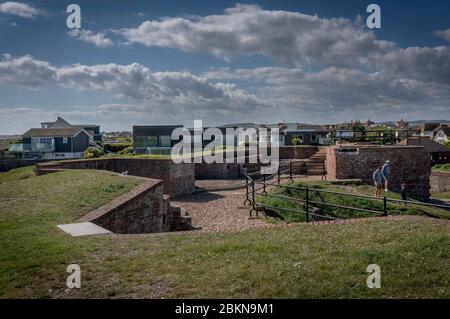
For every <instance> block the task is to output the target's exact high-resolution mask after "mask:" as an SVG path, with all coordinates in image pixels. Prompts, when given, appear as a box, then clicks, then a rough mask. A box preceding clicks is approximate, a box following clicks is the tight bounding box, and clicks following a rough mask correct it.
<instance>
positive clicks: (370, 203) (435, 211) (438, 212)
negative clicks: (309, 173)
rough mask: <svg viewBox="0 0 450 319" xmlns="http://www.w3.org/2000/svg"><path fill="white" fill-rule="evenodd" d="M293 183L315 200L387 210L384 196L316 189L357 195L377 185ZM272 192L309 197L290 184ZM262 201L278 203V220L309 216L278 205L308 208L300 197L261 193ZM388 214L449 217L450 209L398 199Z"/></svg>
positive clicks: (334, 213)
mask: <svg viewBox="0 0 450 319" xmlns="http://www.w3.org/2000/svg"><path fill="white" fill-rule="evenodd" d="M289 185H290V186H294V187H303V188H304V187H309V189H310V190H309V199H310V200H311V201H314V202H317V203H322V202H324V203H330V204H334V205H340V206H346V207H357V208H363V209H369V210H373V211H379V212H382V211H383V201H382V200H374V199H368V198H357V197H349V196H344V195H336V194H329V193H323V192H316V191H314V190H329V191H336V192H341V193H350V194H355V195H370V196H373V194H374V193H375V187H373V186H370V185H365V184H348V185H336V184H332V183H330V182H301V183H291V184H289ZM271 194H274V195H277V196H289V197H294V198H299V199H303V200H304V199H306V193H305V191H304V190H297V189H286V188H277V187H275V188H274V190H273V191H272V192H271ZM382 196H386V197H388V198H393V199H401V197H400V195H399V194H397V193H393V192H384V191H383V192H382ZM257 201H258V202H261V203H263V204H265V205H268V206H272V207H275V209H273V213H275V217H276V218H275V221H276V220H277V219H278V218H279V219H282V220H284V221H288V222H299V221H305V220H306V217H305V215H304V214H302V213H295V212H288V211H283V210H281V209H276V208H286V209H293V210H296V211H300V212H305V211H306V210H305V207H304V203H302V202H299V201H289V200H286V199H279V198H273V197H262V196H259V197H258V198H257ZM312 206H314V207H316V208H318V209H319V210H320V212H321V214H323V215H327V216H330V217H334V218H339V219H346V218H356V217H370V216H374V214H371V213H365V212H358V211H354V210H349V209H343V208H334V207H330V206H326V205H322V204H311V207H312ZM387 209H388V214H389V215H420V216H431V217H437V218H445V219H450V211H448V210H444V209H440V208H433V207H425V206H419V205H413V204H408V205H407V206H404V204H400V203H399V204H397V203H388V205H387Z"/></svg>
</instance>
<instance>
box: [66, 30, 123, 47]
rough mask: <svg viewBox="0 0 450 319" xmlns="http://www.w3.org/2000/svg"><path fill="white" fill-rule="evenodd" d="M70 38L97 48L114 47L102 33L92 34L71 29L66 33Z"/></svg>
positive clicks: (88, 31)
mask: <svg viewBox="0 0 450 319" xmlns="http://www.w3.org/2000/svg"><path fill="white" fill-rule="evenodd" d="M67 34H69V35H70V36H71V37H73V38H75V39H77V40H80V41H84V42H88V43H92V44H94V45H95V46H96V47H98V48H106V47H111V46H113V45H114V42H113V41H112V40H111V39H109V38H107V37H106V34H105V33H104V32H98V33H94V32H92V31H90V30H80V29H73V30H70V31H69V32H67Z"/></svg>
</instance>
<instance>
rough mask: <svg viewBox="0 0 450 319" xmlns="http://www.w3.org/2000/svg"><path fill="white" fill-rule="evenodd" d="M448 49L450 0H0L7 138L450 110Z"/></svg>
mask: <svg viewBox="0 0 450 319" xmlns="http://www.w3.org/2000/svg"><path fill="white" fill-rule="evenodd" d="M70 3H76V4H78V5H79V6H80V8H81V28H80V29H69V28H68V27H67V25H66V19H67V17H68V15H69V14H68V13H67V12H66V7H67V6H68V5H69V4H70ZM371 3H375V4H378V5H379V7H380V8H381V28H380V29H369V28H368V27H367V25H366V19H367V17H368V16H369V15H370V13H367V12H366V8H367V6H368V5H369V4H371ZM449 45H450V2H449V1H446V0H435V1H418V0H410V1H387V0H386V1H379V0H378V1H377V0H371V1H362V0H346V1H339V0H329V1H324V0H308V1H307V0H297V1H284V0H271V1H239V2H235V1H223V0H215V1H181V0H179V1H173V0H165V1H137V0H135V1H130V0H128V1H122V0H114V1H112V0H104V1H94V0H89V1H88V0H84V1H81V0H73V1H68V2H66V1H61V0H46V1H44V0H31V1H20V2H19V1H4V2H2V0H0V134H21V133H23V132H25V131H26V130H27V129H29V128H31V127H39V125H40V124H39V123H40V122H42V121H52V120H55V119H56V117H57V116H62V117H64V118H65V119H66V120H68V121H69V122H72V123H74V124H77V123H89V124H91V123H95V124H99V125H101V128H102V130H105V131H119V130H120V131H121V130H131V128H132V125H161V124H185V125H188V126H192V125H193V121H194V119H197V120H203V124H204V125H205V126H206V125H207V126H213V125H221V124H226V123H242V122H257V123H266V122H268V123H277V122H284V121H286V122H302V123H317V124H319V123H320V124H326V123H338V122H344V121H350V120H365V119H368V118H370V119H371V120H374V121H392V120H398V119H400V118H404V119H406V120H436V119H449V118H450V47H449Z"/></svg>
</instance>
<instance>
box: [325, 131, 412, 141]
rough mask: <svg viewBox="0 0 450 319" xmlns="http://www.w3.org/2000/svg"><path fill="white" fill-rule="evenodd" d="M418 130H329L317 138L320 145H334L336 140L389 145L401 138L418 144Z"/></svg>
mask: <svg viewBox="0 0 450 319" xmlns="http://www.w3.org/2000/svg"><path fill="white" fill-rule="evenodd" d="M420 133H421V131H420V130H412V129H403V130H391V129H385V130H365V131H353V130H330V131H328V134H327V137H322V138H320V139H319V144H320V145H334V144H336V143H337V142H354V143H369V144H381V145H385V144H387V145H389V144H396V143H398V142H400V141H402V140H405V139H406V140H418V145H420Z"/></svg>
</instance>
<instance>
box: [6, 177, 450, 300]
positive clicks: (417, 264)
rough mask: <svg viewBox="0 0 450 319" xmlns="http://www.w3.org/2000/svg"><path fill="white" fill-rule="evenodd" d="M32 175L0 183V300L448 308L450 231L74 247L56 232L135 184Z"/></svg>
mask: <svg viewBox="0 0 450 319" xmlns="http://www.w3.org/2000/svg"><path fill="white" fill-rule="evenodd" d="M24 171H26V170H24ZM24 171H22V172H21V173H20V174H19V172H20V171H18V170H15V171H12V172H9V173H7V176H9V177H8V179H9V180H8V181H5V179H6V178H5V176H6V175H3V174H0V180H3V181H4V182H2V183H1V184H0V198H1V201H0V251H1V254H0V298H13V297H18V298H29V297H34V298H37V297H41V298H50V297H51V298H67V297H71V298H72V297H86V298H93V297H97V298H116V297H124V298H135V297H147V298H162V297H164V298H170V297H174V298H188V297H192V298H201V297H206V298H213V297H216V298H231V297H236V298H242V297H250V298H282V297H285V298H362V297H368V298H449V297H450V288H449V287H450V282H449V278H450V276H449V274H450V269H449V267H450V266H449V263H448V260H449V257H450V237H449V226H448V225H444V224H439V223H435V222H433V221H431V220H430V221H423V222H419V221H369V222H366V223H360V224H347V225H323V226H311V225H296V226H293V227H288V228H273V229H264V230H252V231H245V232H239V233H229V234H227V233H224V234H195V233H194V234H192V233H190V234H165V235H161V236H149V237H142V236H139V237H136V238H131V239H127V240H124V239H114V238H110V237H100V236H87V237H77V238H72V237H70V236H68V235H67V234H64V233H62V232H61V231H59V230H58V229H57V228H56V227H55V225H57V224H59V223H67V222H73V221H74V220H76V219H77V218H79V217H81V216H82V215H84V214H86V213H87V212H88V211H90V210H91V209H94V208H96V207H98V206H100V205H102V204H104V203H105V202H107V201H109V200H110V199H111V198H114V197H116V196H118V195H119V194H121V193H124V192H126V191H128V190H129V189H131V188H132V187H133V186H134V185H136V184H137V183H138V181H136V180H134V179H133V178H125V177H119V176H112V175H110V174H101V173H98V172H88V171H75V170H74V171H64V172H59V173H54V174H49V175H44V176H39V177H36V176H28V177H27V178H25V179H21V178H19V179H17V180H12V179H11V176H13V175H16V176H23V175H22V174H23V173H24ZM28 172H30V171H28ZM117 185H123V187H120V186H117ZM71 263H77V264H79V265H80V267H81V272H82V275H81V284H82V287H81V289H73V290H68V289H66V286H65V283H66V278H67V276H68V274H67V273H66V272H65V270H66V267H67V265H69V264H71ZM372 263H376V264H378V265H380V267H381V279H382V281H381V285H382V288H381V289H368V288H367V286H366V278H367V276H368V273H366V268H367V266H368V265H369V264H372Z"/></svg>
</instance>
